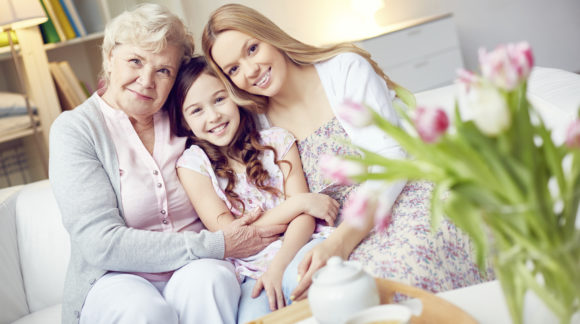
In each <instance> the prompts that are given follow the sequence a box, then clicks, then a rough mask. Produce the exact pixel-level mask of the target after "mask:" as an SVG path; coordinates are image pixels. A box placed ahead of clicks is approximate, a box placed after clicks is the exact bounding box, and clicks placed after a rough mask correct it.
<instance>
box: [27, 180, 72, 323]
mask: <svg viewBox="0 0 580 324" xmlns="http://www.w3.org/2000/svg"><path fill="white" fill-rule="evenodd" d="M16 226H17V228H18V250H19V253H20V263H21V267H22V278H23V282H24V289H25V291H26V295H27V300H28V307H29V309H30V311H31V312H35V311H38V310H41V309H44V308H46V307H49V306H53V305H55V304H60V303H61V302H62V301H61V300H62V290H63V287H64V278H65V274H66V269H67V265H68V261H69V254H70V243H69V240H68V233H67V232H66V230H65V229H64V227H63V225H62V220H61V216H60V212H59V209H58V207H57V205H56V200H55V199H54V196H53V194H52V190H51V187H50V184H49V182H48V180H44V181H40V182H36V183H33V184H29V185H26V186H25V187H24V188H23V189H22V191H21V192H20V194H19V195H18V199H17V201H16Z"/></svg>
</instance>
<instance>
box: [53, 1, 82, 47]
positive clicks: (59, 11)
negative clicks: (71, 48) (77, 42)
mask: <svg viewBox="0 0 580 324" xmlns="http://www.w3.org/2000/svg"><path fill="white" fill-rule="evenodd" d="M48 2H49V3H50V5H51V6H52V9H53V10H54V14H55V16H56V20H57V21H58V24H59V25H60V27H61V28H62V31H63V32H64V35H65V37H66V39H73V38H75V37H77V34H75V31H74V29H73V27H72V25H71V22H70V21H69V19H68V17H67V16H66V13H65V12H64V9H63V7H62V5H61V4H60V0H48Z"/></svg>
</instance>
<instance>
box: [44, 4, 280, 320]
mask: <svg viewBox="0 0 580 324" xmlns="http://www.w3.org/2000/svg"><path fill="white" fill-rule="evenodd" d="M192 52H193V40H192V37H191V35H190V34H189V33H188V32H187V30H186V28H185V26H184V24H183V23H182V22H181V21H180V20H179V18H177V17H176V16H174V15H173V14H171V13H170V12H168V11H167V10H166V9H165V8H163V7H161V6H158V5H152V4H149V5H143V6H140V7H138V8H137V9H135V10H134V11H131V12H125V13H123V14H121V15H120V16H118V17H117V18H115V19H114V20H112V21H111V22H110V24H109V25H108V26H107V28H106V30H105V37H104V41H103V46H102V54H103V76H104V80H105V88H104V91H102V92H100V94H98V93H95V94H93V95H92V96H91V97H90V98H89V99H88V100H87V101H85V102H84V103H83V104H82V105H80V106H79V107H77V108H76V109H75V110H73V111H70V112H65V113H63V114H61V115H60V116H59V118H57V120H56V121H55V122H54V124H53V126H52V129H51V134H50V149H51V151H50V182H51V185H52V188H53V190H54V194H55V196H56V199H57V202H58V205H59V208H60V210H61V213H62V217H63V222H64V225H65V227H66V229H67V230H68V232H69V234H70V239H71V259H70V264H69V269H68V273H67V278H66V283H65V290H64V296H65V297H64V302H63V314H62V315H63V323H76V322H79V321H80V322H81V323H178V322H179V323H235V319H236V313H237V307H238V299H239V295H240V288H239V284H238V282H237V280H236V276H235V273H234V270H233V266H232V265H231V264H230V263H229V262H227V261H224V260H223V259H224V258H225V257H245V256H249V255H252V254H254V253H255V252H257V251H259V250H261V249H262V248H264V247H265V246H266V245H268V244H269V243H270V242H271V241H273V240H274V239H275V236H277V235H278V234H279V233H280V232H282V231H283V230H284V227H283V226H272V227H268V228H259V227H256V226H252V225H248V224H250V223H251V222H252V221H253V217H251V216H246V217H244V218H242V219H240V220H238V221H236V222H234V223H232V225H230V226H229V227H228V228H226V229H225V230H223V231H219V232H215V233H212V232H208V231H206V230H204V228H203V225H202V224H201V222H200V220H199V219H198V217H197V215H196V213H195V211H194V209H193V207H192V206H191V204H190V201H189V199H188V197H187V195H186V193H185V191H184V190H183V188H182V187H181V185H180V182H179V181H178V179H177V175H176V170H175V162H176V159H177V158H178V157H179V156H180V155H181V153H182V152H183V149H184V145H185V138H178V137H173V136H172V135H171V134H170V129H169V120H168V118H167V114H166V112H165V111H164V110H162V109H161V108H162V107H163V104H164V102H165V100H166V99H167V96H168V94H169V91H170V90H171V88H172V86H173V83H174V80H175V77H176V74H177V72H178V70H179V67H180V65H181V63H182V62H183V61H184V60H187V59H188V58H189V57H190V56H191V55H192Z"/></svg>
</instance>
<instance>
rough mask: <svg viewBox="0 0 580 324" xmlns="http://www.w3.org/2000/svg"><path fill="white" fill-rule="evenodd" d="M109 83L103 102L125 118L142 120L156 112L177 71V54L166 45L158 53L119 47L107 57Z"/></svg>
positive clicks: (131, 46) (176, 50)
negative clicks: (118, 110)
mask: <svg viewBox="0 0 580 324" xmlns="http://www.w3.org/2000/svg"><path fill="white" fill-rule="evenodd" d="M108 59H109V71H108V73H109V84H108V86H107V90H106V91H105V93H104V94H103V99H104V100H105V101H106V102H107V103H108V104H109V105H111V106H112V107H113V108H116V109H121V110H123V111H124V112H125V113H126V114H127V115H129V117H131V118H135V119H144V118H149V117H151V116H153V114H155V113H156V112H158V111H159V110H160V109H161V107H162V106H163V103H164V102H165V100H166V99H167V96H168V95H169V91H170V90H171V87H172V86H173V83H174V82H175V77H176V75H177V71H178V69H179V62H180V60H181V51H180V49H179V48H178V47H177V46H173V45H168V46H167V47H166V48H165V49H164V50H162V51H161V52H159V53H153V52H151V51H147V50H144V49H142V48H140V47H138V46H134V45H126V44H119V45H116V46H115V48H114V49H113V50H112V51H111V55H110V56H109V58H108Z"/></svg>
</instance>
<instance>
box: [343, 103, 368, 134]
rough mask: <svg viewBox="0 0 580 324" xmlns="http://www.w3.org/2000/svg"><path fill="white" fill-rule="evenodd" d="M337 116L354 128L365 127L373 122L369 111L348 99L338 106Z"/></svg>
mask: <svg viewBox="0 0 580 324" xmlns="http://www.w3.org/2000/svg"><path fill="white" fill-rule="evenodd" d="M338 116H339V117H340V118H342V119H344V120H345V121H346V122H347V123H349V124H350V125H352V126H354V127H365V126H368V125H370V124H371V123H372V122H373V116H372V115H371V112H370V111H369V109H368V108H367V107H365V106H364V105H362V104H359V103H356V102H354V101H352V100H350V99H345V100H344V101H343V102H342V104H340V105H339V106H338Z"/></svg>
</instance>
